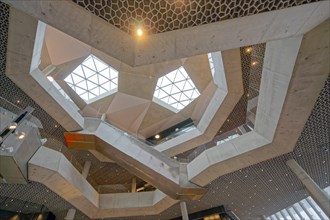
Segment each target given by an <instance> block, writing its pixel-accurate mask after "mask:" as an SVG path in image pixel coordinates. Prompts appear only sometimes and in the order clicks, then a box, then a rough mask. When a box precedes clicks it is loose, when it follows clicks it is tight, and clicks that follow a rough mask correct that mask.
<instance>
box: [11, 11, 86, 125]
mask: <svg viewBox="0 0 330 220" xmlns="http://www.w3.org/2000/svg"><path fill="white" fill-rule="evenodd" d="M9 14H10V16H9V29H8V45H7V60H6V61H7V63H6V75H7V76H8V77H9V78H10V79H11V80H13V82H15V84H17V85H18V86H19V87H20V88H21V89H22V90H23V91H24V92H25V93H26V94H28V95H29V96H30V97H31V98H33V99H34V100H35V101H36V103H37V104H38V105H40V106H41V107H42V108H43V109H44V110H45V111H46V112H47V113H48V114H50V115H52V117H53V118H54V119H55V120H56V121H57V122H59V123H60V124H61V125H62V126H63V127H64V128H65V129H66V130H69V131H72V130H79V129H81V127H82V125H83V118H82V117H81V115H80V114H79V113H78V109H76V108H75V107H74V106H73V105H72V104H71V103H70V102H69V101H68V100H66V99H65V98H64V97H63V96H62V95H61V94H60V92H59V91H58V90H57V89H56V88H55V87H54V86H53V85H52V84H51V82H49V80H47V78H46V75H45V74H43V73H42V71H41V70H40V69H39V67H38V66H39V62H40V58H41V52H42V46H43V39H44V34H45V25H44V24H42V23H39V22H38V21H37V20H36V19H35V18H33V17H30V16H28V15H26V14H24V13H22V12H20V11H18V10H16V9H14V8H10V13H9Z"/></svg>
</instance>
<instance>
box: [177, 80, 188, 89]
mask: <svg viewBox="0 0 330 220" xmlns="http://www.w3.org/2000/svg"><path fill="white" fill-rule="evenodd" d="M185 84H186V81H181V82H176V83H175V85H176V86H177V87H178V88H179V89H180V90H181V91H182V90H183V89H184V85H185Z"/></svg>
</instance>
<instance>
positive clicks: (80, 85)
mask: <svg viewBox="0 0 330 220" xmlns="http://www.w3.org/2000/svg"><path fill="white" fill-rule="evenodd" d="M75 86H76V87H79V88H81V89H84V90H87V84H86V81H82V82H80V83H78V84H76V85H75Z"/></svg>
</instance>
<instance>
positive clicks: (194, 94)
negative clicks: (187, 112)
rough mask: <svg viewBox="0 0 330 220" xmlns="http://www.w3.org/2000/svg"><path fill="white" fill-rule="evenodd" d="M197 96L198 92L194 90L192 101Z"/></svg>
mask: <svg viewBox="0 0 330 220" xmlns="http://www.w3.org/2000/svg"><path fill="white" fill-rule="evenodd" d="M198 96H199V92H198V91H197V90H194V92H193V94H192V96H191V98H192V99H195V98H197V97H198Z"/></svg>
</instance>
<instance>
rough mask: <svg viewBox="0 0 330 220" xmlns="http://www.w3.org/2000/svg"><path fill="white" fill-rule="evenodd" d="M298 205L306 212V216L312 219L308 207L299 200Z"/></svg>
mask: <svg viewBox="0 0 330 220" xmlns="http://www.w3.org/2000/svg"><path fill="white" fill-rule="evenodd" d="M299 205H300V206H301V208H302V209H303V210H304V212H305V213H306V214H307V216H308V218H310V219H313V216H312V215H311V213H309V211H308V209H307V208H306V206H305V204H304V203H302V202H301V201H300V202H299Z"/></svg>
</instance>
